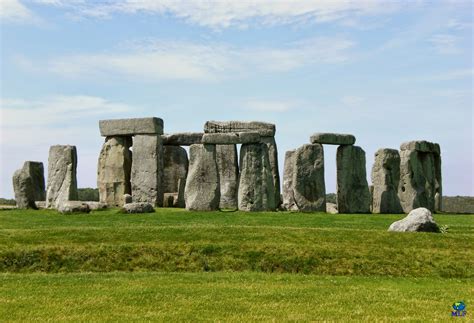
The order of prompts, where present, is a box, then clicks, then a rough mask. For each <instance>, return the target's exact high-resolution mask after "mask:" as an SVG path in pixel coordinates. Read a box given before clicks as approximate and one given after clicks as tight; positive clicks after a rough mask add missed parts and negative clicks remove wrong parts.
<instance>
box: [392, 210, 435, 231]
mask: <svg viewBox="0 0 474 323" xmlns="http://www.w3.org/2000/svg"><path fill="white" fill-rule="evenodd" d="M388 231H395V232H440V230H439V227H438V225H437V224H436V222H435V221H434V219H433V216H432V215H431V212H430V210H428V209H426V208H424V207H421V208H417V209H414V210H412V211H411V212H410V213H409V214H408V215H407V216H406V217H405V218H403V219H402V220H400V221H396V222H393V223H392V224H391V225H390V227H389V228H388Z"/></svg>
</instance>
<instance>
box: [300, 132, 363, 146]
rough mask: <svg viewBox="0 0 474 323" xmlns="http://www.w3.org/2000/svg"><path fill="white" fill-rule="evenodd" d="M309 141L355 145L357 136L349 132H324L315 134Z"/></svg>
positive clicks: (313, 142)
mask: <svg viewBox="0 0 474 323" xmlns="http://www.w3.org/2000/svg"><path fill="white" fill-rule="evenodd" d="M309 141H310V142H311V143H312V144H326V145H353V144H355V141H356V138H355V137H354V136H353V135H348V134H341V133H328V132H322V133H315V134H313V135H312V136H311V137H310V139H309Z"/></svg>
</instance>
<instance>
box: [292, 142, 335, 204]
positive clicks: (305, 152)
mask: <svg viewBox="0 0 474 323" xmlns="http://www.w3.org/2000/svg"><path fill="white" fill-rule="evenodd" d="M283 182H284V185H283V188H284V189H283V204H284V207H285V209H287V210H291V211H302V212H325V211H326V187H325V183H324V151H323V146H322V145H320V144H314V145H303V146H302V147H300V148H298V149H296V150H294V151H291V152H288V153H287V154H286V158H285V173H284V179H283Z"/></svg>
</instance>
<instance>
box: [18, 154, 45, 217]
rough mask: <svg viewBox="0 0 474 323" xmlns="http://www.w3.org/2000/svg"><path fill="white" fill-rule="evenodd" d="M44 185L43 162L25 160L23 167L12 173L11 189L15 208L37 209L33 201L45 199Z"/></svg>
mask: <svg viewBox="0 0 474 323" xmlns="http://www.w3.org/2000/svg"><path fill="white" fill-rule="evenodd" d="M44 187H45V185H44V168H43V163H41V162H33V161H26V162H25V163H24V164H23V167H22V168H21V169H19V170H17V171H16V172H15V173H14V174H13V190H14V192H15V200H16V205H17V208H19V209H28V208H31V209H37V206H36V204H35V201H44V200H45V199H46V191H45V188H44Z"/></svg>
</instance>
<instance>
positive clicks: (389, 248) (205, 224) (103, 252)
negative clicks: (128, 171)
mask: <svg viewBox="0 0 474 323" xmlns="http://www.w3.org/2000/svg"><path fill="white" fill-rule="evenodd" d="M400 217H401V216H400V215H336V216H335V215H327V214H300V213H239V212H210V213H190V212H186V211H183V210H173V209H160V210H158V211H157V212H156V213H154V214H142V215H124V214H117V211H116V210H111V211H101V212H96V213H92V214H89V215H84V214H82V215H59V214H57V213H56V212H54V211H20V210H12V211H2V212H0V272H24V273H27V272H83V271H88V272H90V271H96V272H110V271H165V272H200V271H258V272H279V273H304V274H318V275H356V276H370V275H379V276H386V275H389V276H405V277H445V278H471V277H473V276H474V275H473V274H474V257H473V252H472V241H473V239H472V238H473V237H474V234H473V230H474V217H472V216H466V215H464V216H452V215H436V216H435V218H436V220H437V221H438V223H439V224H440V225H448V226H449V233H447V234H433V233H390V232H387V231H386V229H387V227H388V226H389V225H390V223H391V222H393V221H395V220H397V219H399V218H400Z"/></svg>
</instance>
